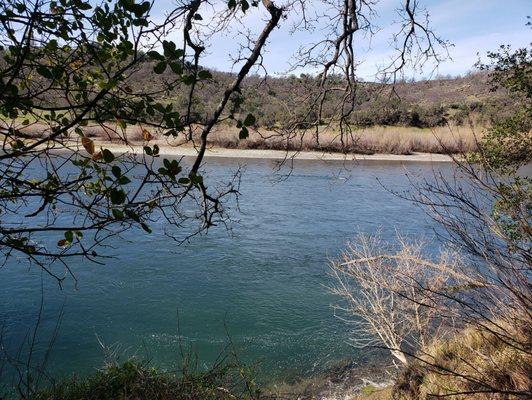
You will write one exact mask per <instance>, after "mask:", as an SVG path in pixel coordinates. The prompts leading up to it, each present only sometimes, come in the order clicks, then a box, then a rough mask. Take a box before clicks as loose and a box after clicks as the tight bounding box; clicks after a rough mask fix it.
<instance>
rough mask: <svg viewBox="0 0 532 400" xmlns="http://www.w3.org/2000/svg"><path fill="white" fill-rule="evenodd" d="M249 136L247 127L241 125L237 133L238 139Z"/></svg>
mask: <svg viewBox="0 0 532 400" xmlns="http://www.w3.org/2000/svg"><path fill="white" fill-rule="evenodd" d="M248 137H249V131H248V128H246V127H245V126H244V127H242V129H241V130H240V132H239V133H238V138H239V139H247V138H248Z"/></svg>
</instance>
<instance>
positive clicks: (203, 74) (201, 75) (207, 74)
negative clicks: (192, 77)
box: [198, 70, 212, 79]
mask: <svg viewBox="0 0 532 400" xmlns="http://www.w3.org/2000/svg"><path fill="white" fill-rule="evenodd" d="M198 78H200V79H210V78H212V74H211V73H210V72H209V71H207V70H203V71H200V72H198Z"/></svg>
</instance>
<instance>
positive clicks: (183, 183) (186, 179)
mask: <svg viewBox="0 0 532 400" xmlns="http://www.w3.org/2000/svg"><path fill="white" fill-rule="evenodd" d="M177 183H180V184H181V185H189V184H190V179H188V178H185V177H183V178H179V179H178V180H177Z"/></svg>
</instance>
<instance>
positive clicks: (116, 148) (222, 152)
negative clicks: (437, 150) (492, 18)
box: [96, 143, 452, 162]
mask: <svg viewBox="0 0 532 400" xmlns="http://www.w3.org/2000/svg"><path fill="white" fill-rule="evenodd" d="M98 147H104V148H107V149H109V150H111V151H112V152H114V153H134V154H141V153H142V152H143V148H142V146H137V145H131V146H126V145H119V144H114V143H97V144H96V148H98ZM160 154H161V155H166V156H178V157H179V156H191V157H193V156H196V155H197V150H196V149H194V148H193V147H185V146H179V147H171V146H160ZM205 157H222V158H250V159H253V158H255V159H269V160H284V159H286V158H292V157H293V158H295V159H298V160H321V161H361V160H364V161H366V160H373V161H398V162H450V161H452V159H451V157H449V156H447V155H444V154H432V153H413V154H411V155H396V154H371V155H363V154H342V153H324V152H317V151H302V152H294V151H288V152H286V151H282V150H251V149H225V148H220V147H212V148H209V149H208V150H207V151H206V153H205Z"/></svg>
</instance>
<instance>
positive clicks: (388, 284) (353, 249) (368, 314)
mask: <svg viewBox="0 0 532 400" xmlns="http://www.w3.org/2000/svg"><path fill="white" fill-rule="evenodd" d="M424 250H425V249H424V246H423V244H422V243H420V242H417V243H416V242H408V241H407V240H406V239H405V238H402V237H400V236H399V237H398V238H397V246H396V249H395V250H394V249H393V248H390V246H389V245H387V244H386V243H384V242H383V241H382V240H380V238H379V237H378V236H373V237H368V236H359V237H358V238H357V239H356V240H355V241H353V242H350V243H348V245H347V250H346V251H345V252H344V253H343V254H342V257H341V260H340V261H335V262H333V263H332V269H331V270H332V274H333V276H334V278H335V282H336V285H335V286H334V287H333V292H334V293H336V294H337V295H339V296H340V297H341V298H342V299H343V303H342V304H340V305H337V306H336V307H335V310H336V311H337V313H338V314H337V315H338V316H339V317H340V318H342V319H344V320H346V321H348V322H349V324H350V325H352V326H353V337H352V338H351V342H352V344H353V345H354V346H356V347H361V348H364V347H380V348H385V349H388V350H389V351H390V352H391V354H392V355H393V357H395V358H396V359H397V360H399V361H400V362H401V364H402V365H403V366H404V365H407V364H408V355H409V354H412V353H414V352H415V351H418V350H420V349H423V348H426V346H427V345H428V344H429V343H431V341H432V340H433V339H434V338H435V337H442V336H445V335H446V334H447V333H448V332H449V331H450V330H453V329H456V328H457V326H456V323H455V319H456V317H457V316H458V315H457V313H456V310H454V309H453V307H452V305H451V304H449V302H448V301H445V298H444V296H443V294H449V293H456V292H458V291H463V290H465V288H471V287H475V286H481V285H483V283H482V282H481V281H480V280H479V279H478V278H477V277H476V276H475V275H474V274H471V271H465V270H463V269H462V264H463V261H462V260H461V258H460V257H459V255H458V254H457V253H455V252H449V251H447V252H442V253H441V254H440V256H439V260H438V261H437V262H434V261H430V260H429V259H428V258H427V257H426V255H425V254H424V253H423V251H424Z"/></svg>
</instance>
